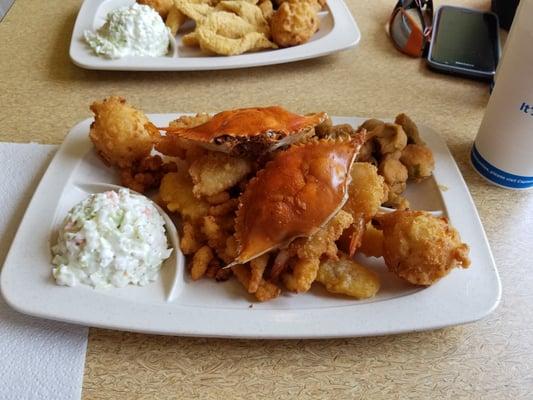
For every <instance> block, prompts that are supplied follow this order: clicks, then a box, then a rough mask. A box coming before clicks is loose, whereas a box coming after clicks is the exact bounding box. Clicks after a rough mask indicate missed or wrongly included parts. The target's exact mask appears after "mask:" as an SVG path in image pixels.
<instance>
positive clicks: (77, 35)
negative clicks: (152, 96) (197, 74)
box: [70, 0, 361, 71]
mask: <svg viewBox="0 0 533 400" xmlns="http://www.w3.org/2000/svg"><path fill="white" fill-rule="evenodd" d="M133 3H134V0H85V1H84V2H83V4H82V6H81V9H80V12H79V13H78V18H77V19H76V24H75V25H74V31H73V32H72V39H71V42H70V58H71V60H72V62H73V63H74V64H76V65H77V66H79V67H82V68H87V69H99V70H120V71H201V70H217V69H233V68H248V67H257V66H262V65H272V64H281V63H287V62H292V61H299V60H305V59H308V58H315V57H320V56H325V55H327V54H331V53H334V52H337V51H341V50H346V49H349V48H351V47H355V46H356V45H357V44H358V43H359V40H360V39H361V33H360V31H359V28H358V27H357V24H356V22H355V21H354V19H353V17H352V14H351V13H350V10H349V9H348V7H347V6H346V4H344V1H343V0H328V4H327V7H326V10H325V11H321V12H320V14H319V18H320V29H319V31H318V32H317V33H316V34H315V35H314V36H313V37H312V38H311V40H310V41H309V42H307V43H304V44H302V45H299V46H294V47H288V48H285V49H275V50H265V51H260V52H256V53H246V54H241V55H238V56H229V57H227V56H209V55H205V54H203V53H202V52H201V51H200V50H198V49H193V48H190V47H187V46H183V45H182V44H181V37H182V36H183V33H180V34H178V36H177V37H176V40H175V43H172V45H171V49H170V51H169V53H168V54H167V55H166V56H162V57H124V58H120V59H116V60H110V59H106V58H102V57H99V56H96V55H94V54H93V53H92V51H91V49H90V48H89V46H88V45H87V44H86V43H85V40H84V38H83V33H84V32H85V31H86V30H93V31H94V30H96V29H98V28H99V27H100V26H102V25H103V24H104V22H105V16H106V15H107V14H108V13H109V12H110V11H111V10H114V9H116V8H119V7H121V6H124V5H129V4H133ZM189 27H192V25H191V24H189ZM185 28H186V27H185ZM185 32H186V30H185Z"/></svg>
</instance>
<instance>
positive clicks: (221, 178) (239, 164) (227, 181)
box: [189, 152, 252, 197]
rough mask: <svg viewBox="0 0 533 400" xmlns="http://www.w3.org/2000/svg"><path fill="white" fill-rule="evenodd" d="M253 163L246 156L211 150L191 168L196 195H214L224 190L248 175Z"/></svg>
mask: <svg viewBox="0 0 533 400" xmlns="http://www.w3.org/2000/svg"><path fill="white" fill-rule="evenodd" d="M251 171H252V164H251V162H250V161H248V160H247V159H245V158H238V157H232V156H230V155H228V154H226V153H220V152H210V153H207V154H206V155H205V156H203V157H200V158H198V159H196V160H195V161H194V162H193V163H192V164H191V166H190V168H189V173H190V175H191V177H192V180H193V182H194V187H193V193H194V195H195V196H196V197H200V196H213V195H215V194H218V193H220V192H223V191H225V190H227V189H229V188H231V187H232V186H234V185H235V184H237V183H238V182H239V181H240V180H241V179H243V178H244V177H245V176H246V175H248V174H249V173H250V172H251Z"/></svg>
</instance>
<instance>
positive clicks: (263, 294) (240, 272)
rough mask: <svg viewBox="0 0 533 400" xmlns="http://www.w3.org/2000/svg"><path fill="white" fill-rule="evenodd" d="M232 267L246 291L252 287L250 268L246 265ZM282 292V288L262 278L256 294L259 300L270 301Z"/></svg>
mask: <svg viewBox="0 0 533 400" xmlns="http://www.w3.org/2000/svg"><path fill="white" fill-rule="evenodd" d="M231 269H232V271H233V274H234V275H235V276H236V277H237V280H238V281H239V282H240V283H241V285H243V286H244V288H245V289H246V291H248V290H249V287H250V276H251V274H250V270H249V269H248V268H247V267H245V266H244V265H235V266H233V267H231ZM280 293H281V290H280V288H279V287H277V286H276V285H274V284H273V283H271V282H268V281H265V280H264V279H261V282H260V283H259V286H258V287H257V290H256V291H255V293H254V294H255V297H256V298H257V300H259V301H268V300H272V299H275V298H276V297H278V296H279V294H280Z"/></svg>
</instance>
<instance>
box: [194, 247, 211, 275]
mask: <svg viewBox="0 0 533 400" xmlns="http://www.w3.org/2000/svg"><path fill="white" fill-rule="evenodd" d="M213 257H214V256H213V252H212V251H211V249H210V248H209V246H202V247H201V248H200V249H199V250H198V251H197V252H196V253H194V256H193V257H192V261H191V278H192V280H193V281H196V280H198V279H200V278H201V277H202V276H204V274H205V273H206V271H207V267H208V266H209V263H210V262H211V260H213Z"/></svg>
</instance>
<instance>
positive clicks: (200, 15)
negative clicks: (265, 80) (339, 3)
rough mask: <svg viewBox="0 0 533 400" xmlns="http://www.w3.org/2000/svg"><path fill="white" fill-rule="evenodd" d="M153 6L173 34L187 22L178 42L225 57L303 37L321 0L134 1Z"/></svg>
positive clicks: (312, 28)
mask: <svg viewBox="0 0 533 400" xmlns="http://www.w3.org/2000/svg"><path fill="white" fill-rule="evenodd" d="M137 2H138V3H141V4H145V5H148V6H151V7H152V8H154V9H155V10H156V11H157V12H158V13H159V14H160V15H161V17H162V18H163V19H164V20H165V23H166V25H167V26H168V27H169V29H170V31H171V33H172V35H176V34H177V33H178V31H179V30H180V28H181V27H182V26H183V25H184V24H185V22H186V21H188V20H192V21H194V23H195V28H194V30H193V31H192V32H189V33H187V34H185V35H184V36H183V38H182V42H183V44H184V45H186V46H196V47H199V48H200V49H202V51H204V52H205V53H208V54H219V55H225V56H231V55H237V54H242V53H245V52H252V51H258V50H263V49H275V48H277V47H289V46H296V45H298V44H302V43H305V42H307V41H308V40H309V39H310V38H311V37H312V36H313V35H314V34H315V32H316V31H318V28H319V18H318V12H319V11H320V10H321V9H322V7H323V6H324V5H325V0H274V1H273V2H272V1H271V0H137Z"/></svg>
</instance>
